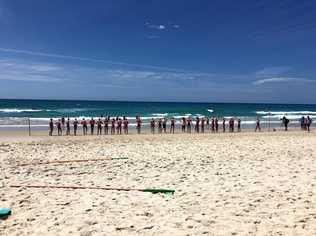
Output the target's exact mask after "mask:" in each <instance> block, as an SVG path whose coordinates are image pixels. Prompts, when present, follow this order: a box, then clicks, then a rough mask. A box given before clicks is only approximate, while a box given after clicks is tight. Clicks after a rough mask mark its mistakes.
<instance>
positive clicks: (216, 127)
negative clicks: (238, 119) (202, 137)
mask: <svg viewBox="0 0 316 236" xmlns="http://www.w3.org/2000/svg"><path fill="white" fill-rule="evenodd" d="M215 132H216V133H218V118H217V117H216V118H215Z"/></svg>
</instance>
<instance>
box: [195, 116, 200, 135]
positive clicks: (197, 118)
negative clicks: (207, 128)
mask: <svg viewBox="0 0 316 236" xmlns="http://www.w3.org/2000/svg"><path fill="white" fill-rule="evenodd" d="M195 132H197V133H199V132H200V118H199V117H198V116H197V117H196V121H195Z"/></svg>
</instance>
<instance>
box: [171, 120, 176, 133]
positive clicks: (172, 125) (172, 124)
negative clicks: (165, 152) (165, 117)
mask: <svg viewBox="0 0 316 236" xmlns="http://www.w3.org/2000/svg"><path fill="white" fill-rule="evenodd" d="M175 123H176V122H175V119H174V118H173V117H172V118H171V125H170V133H173V134H174V127H175Z"/></svg>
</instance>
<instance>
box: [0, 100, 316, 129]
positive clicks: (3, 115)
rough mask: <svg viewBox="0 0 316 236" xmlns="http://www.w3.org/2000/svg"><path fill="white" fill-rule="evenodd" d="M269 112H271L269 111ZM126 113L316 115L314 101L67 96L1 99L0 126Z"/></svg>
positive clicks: (265, 118)
mask: <svg viewBox="0 0 316 236" xmlns="http://www.w3.org/2000/svg"><path fill="white" fill-rule="evenodd" d="M269 112H270V115H269ZM101 115H103V116H123V115H125V116H127V117H128V118H129V119H130V122H131V124H132V125H133V120H134V118H135V116H136V115H139V116H141V117H142V119H143V122H144V124H146V121H149V119H151V118H159V117H175V118H176V119H178V120H179V119H180V118H181V117H182V116H192V117H196V116H209V117H210V116H218V117H238V118H241V120H242V124H243V125H252V124H254V122H255V119H256V117H257V116H258V117H260V119H261V120H262V122H263V123H267V122H269V120H270V123H271V124H275V125H279V123H280V118H282V117H283V115H286V116H287V117H288V118H289V119H290V120H291V123H290V124H298V120H299V119H300V117H301V116H303V115H304V116H306V115H309V116H310V117H312V118H314V119H315V118H316V105H298V104H263V103H258V104H246V103H176V102H117V101H68V100H58V101H56V100H0V126H1V127H19V126H21V127H22V126H25V125H27V118H31V124H32V125H33V126H39V127H40V126H47V122H48V119H49V118H51V117H52V118H60V117H70V118H71V119H73V118H75V117H76V118H79V119H80V118H83V117H85V118H90V117H95V118H96V117H100V116H101Z"/></svg>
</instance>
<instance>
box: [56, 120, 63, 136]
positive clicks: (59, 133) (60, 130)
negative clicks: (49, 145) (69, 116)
mask: <svg viewBox="0 0 316 236" xmlns="http://www.w3.org/2000/svg"><path fill="white" fill-rule="evenodd" d="M56 126H57V133H58V136H60V135H63V131H62V129H61V121H60V119H58V121H57V123H56Z"/></svg>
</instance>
